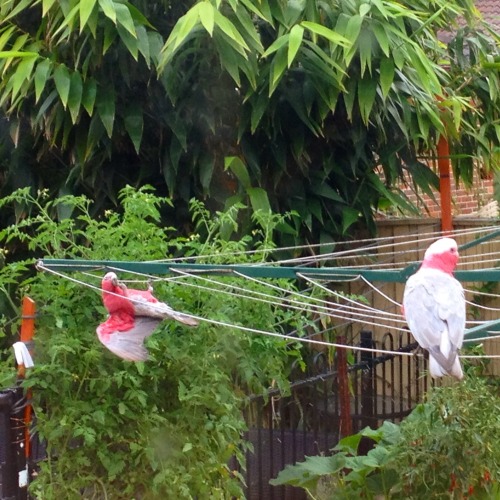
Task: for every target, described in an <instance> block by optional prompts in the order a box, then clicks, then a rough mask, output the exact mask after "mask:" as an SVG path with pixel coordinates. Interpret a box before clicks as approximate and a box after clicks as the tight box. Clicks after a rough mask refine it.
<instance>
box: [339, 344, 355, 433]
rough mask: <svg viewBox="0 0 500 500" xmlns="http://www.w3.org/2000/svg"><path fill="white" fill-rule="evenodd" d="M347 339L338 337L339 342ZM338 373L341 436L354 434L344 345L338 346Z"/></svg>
mask: <svg viewBox="0 0 500 500" xmlns="http://www.w3.org/2000/svg"><path fill="white" fill-rule="evenodd" d="M345 341H346V339H345V337H344V336H343V335H341V336H339V337H338V340H337V342H338V343H339V344H344V343H345ZM337 373H338V377H339V396H340V430H339V437H340V438H343V437H345V436H350V435H351V434H352V421H351V397H350V394H349V377H348V372H347V352H346V349H343V348H342V347H337Z"/></svg>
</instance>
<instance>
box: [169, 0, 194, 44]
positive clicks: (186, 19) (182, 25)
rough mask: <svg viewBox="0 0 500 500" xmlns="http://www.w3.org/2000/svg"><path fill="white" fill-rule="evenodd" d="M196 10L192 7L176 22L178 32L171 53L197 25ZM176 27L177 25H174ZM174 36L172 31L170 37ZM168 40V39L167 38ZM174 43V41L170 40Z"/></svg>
mask: <svg viewBox="0 0 500 500" xmlns="http://www.w3.org/2000/svg"><path fill="white" fill-rule="evenodd" d="M198 10H199V7H198V6H197V5H195V6H194V7H192V8H191V9H190V10H188V11H187V12H186V14H185V15H183V16H182V17H181V18H180V19H179V21H178V22H177V24H178V26H179V31H178V33H176V37H175V43H174V44H173V51H175V50H176V49H178V48H179V47H180V46H181V45H182V44H183V43H184V42H185V41H186V38H187V37H188V36H189V35H190V34H191V31H192V30H193V28H194V27H195V26H196V25H197V24H198V20H199V16H198ZM176 26H177V25H176ZM173 34H174V31H172V35H173ZM169 39H170V37H169ZM172 41H174V39H173V40H172ZM168 43H169V40H167V43H166V44H165V46H167V44H168Z"/></svg>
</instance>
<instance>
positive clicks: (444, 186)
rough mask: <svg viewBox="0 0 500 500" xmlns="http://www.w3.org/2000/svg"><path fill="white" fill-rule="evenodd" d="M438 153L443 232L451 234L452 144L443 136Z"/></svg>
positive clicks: (438, 145)
mask: <svg viewBox="0 0 500 500" xmlns="http://www.w3.org/2000/svg"><path fill="white" fill-rule="evenodd" d="M437 154H438V158H437V161H438V169H439V192H440V194H441V231H442V233H443V234H449V233H451V232H452V231H453V222H452V217H451V178H450V177H451V176H450V171H451V169H450V146H449V144H448V141H447V140H446V138H445V137H443V136H440V138H439V142H438V144H437Z"/></svg>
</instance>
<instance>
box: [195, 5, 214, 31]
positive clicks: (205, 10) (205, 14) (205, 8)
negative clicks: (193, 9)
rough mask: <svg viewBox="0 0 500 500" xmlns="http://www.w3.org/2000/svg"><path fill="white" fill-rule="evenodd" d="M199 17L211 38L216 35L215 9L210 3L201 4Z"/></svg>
mask: <svg viewBox="0 0 500 500" xmlns="http://www.w3.org/2000/svg"><path fill="white" fill-rule="evenodd" d="M199 5H200V8H199V13H198V14H199V16H200V21H201V24H202V25H203V27H204V28H205V29H206V30H207V32H208V34H209V35H210V36H212V35H213V33H214V8H213V6H212V4H211V3H210V2H208V1H203V2H201V3H200V4H199Z"/></svg>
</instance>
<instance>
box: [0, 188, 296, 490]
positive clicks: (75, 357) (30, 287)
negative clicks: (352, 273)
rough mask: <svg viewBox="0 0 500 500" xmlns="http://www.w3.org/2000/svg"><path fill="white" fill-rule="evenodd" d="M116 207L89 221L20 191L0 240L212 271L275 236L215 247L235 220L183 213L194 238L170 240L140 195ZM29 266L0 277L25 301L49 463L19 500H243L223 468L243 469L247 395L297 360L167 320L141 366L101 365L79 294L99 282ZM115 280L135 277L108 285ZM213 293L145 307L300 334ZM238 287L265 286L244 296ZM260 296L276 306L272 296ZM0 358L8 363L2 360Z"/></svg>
mask: <svg viewBox="0 0 500 500" xmlns="http://www.w3.org/2000/svg"><path fill="white" fill-rule="evenodd" d="M120 201H121V205H122V211H123V213H122V214H119V213H117V212H108V213H107V214H106V216H105V217H103V218H102V219H97V220H96V219H94V218H93V217H92V216H91V215H90V213H89V206H90V202H89V201H88V200H87V199H85V198H83V197H80V198H78V197H65V198H61V199H59V200H57V201H55V202H47V203H46V202H44V200H43V196H42V198H40V197H32V196H31V195H30V194H29V192H28V191H27V190H23V191H19V192H17V193H15V194H14V195H13V196H10V197H8V198H5V199H4V200H2V202H1V203H2V205H3V206H5V205H7V204H8V203H11V202H15V203H17V204H18V205H22V206H24V207H26V210H25V211H24V217H23V218H20V219H19V220H18V222H17V224H15V225H12V226H10V227H8V228H6V229H5V230H3V231H2V232H1V233H0V241H2V242H3V243H4V244H6V245H12V244H17V245H21V244H22V245H25V246H26V247H27V248H28V250H29V251H30V252H32V253H34V254H38V255H39V257H53V258H61V257H67V258H79V259H93V260H97V259H108V260H137V261H145V260H156V259H164V258H168V257H171V256H172V255H175V256H190V255H193V256H197V255H202V254H203V255H214V256H215V257H213V258H212V261H221V262H222V261H223V262H227V263H231V262H232V261H233V262H235V261H238V262H248V263H251V262H255V261H257V260H258V259H259V257H258V255H257V254H255V255H254V254H246V253H244V252H245V251H246V250H248V249H249V248H250V247H252V248H253V247H254V246H255V245H256V244H258V243H259V242H260V244H263V242H266V241H267V242H269V241H270V239H271V238H270V236H269V231H273V223H269V220H271V221H272V220H273V219H272V216H270V219H269V218H268V219H267V220H268V222H267V223H266V224H264V223H262V224H258V221H257V222H256V224H257V225H256V231H255V234H254V236H253V237H245V238H242V239H240V240H238V241H236V242H234V241H233V242H230V241H225V240H223V239H221V238H220V236H219V235H220V231H221V228H222V227H224V225H226V224H233V225H234V224H237V223H236V220H237V214H236V213H235V210H237V209H236V208H233V209H232V212H230V213H227V214H218V216H217V217H216V218H214V219H212V218H210V217H208V215H207V212H206V211H205V210H204V208H203V206H202V205H201V204H199V203H193V205H192V213H193V217H194V219H195V220H196V221H198V224H199V228H200V231H203V233H204V234H205V237H204V238H203V241H202V239H201V238H200V236H199V235H196V234H194V235H193V236H192V237H191V238H180V237H176V236H175V234H176V232H175V231H174V229H172V228H164V227H161V225H160V222H159V221H160V210H161V207H162V204H164V203H170V201H169V200H166V199H163V198H159V197H157V196H155V195H154V194H153V193H152V192H151V191H150V190H149V189H147V188H143V189H140V190H137V191H136V190H133V189H131V188H127V189H125V190H123V191H122V192H121V195H120ZM70 213H71V215H72V216H71V218H68V217H66V216H67V215H68V214H70ZM62 215H64V216H62ZM261 217H263V216H262V214H261ZM264 218H265V217H264ZM200 221H202V222H200ZM210 261H211V260H210V259H208V258H207V259H206V260H205V261H204V262H210ZM33 264H34V260H33V259H31V260H27V261H25V262H22V263H19V262H17V263H10V264H7V265H6V267H5V269H6V270H9V272H10V274H9V276H10V278H9V279H15V278H17V279H19V280H20V281H22V282H21V283H20V291H19V294H20V295H22V294H29V296H31V297H32V298H33V299H34V300H35V301H36V303H37V306H38V310H39V313H40V316H39V318H38V320H37V326H36V344H35V357H36V366H35V368H33V369H32V370H30V371H29V373H28V377H27V379H26V380H25V382H24V385H25V387H31V388H32V389H33V395H34V406H35V410H36V417H37V419H36V429H37V431H38V433H39V434H40V436H41V437H42V438H43V439H44V440H45V442H46V443H47V452H48V458H47V459H46V460H44V461H42V462H41V463H40V470H39V472H38V475H37V476H36V478H35V480H34V482H33V483H32V485H31V493H32V494H33V495H34V496H35V497H37V498H43V499H55V498H81V497H82V496H83V497H85V498H142V499H147V498H192V497H198V498H230V497H241V496H242V489H241V487H242V480H241V479H242V478H241V475H240V472H239V468H238V467H232V468H231V467H230V466H229V464H230V459H231V458H232V457H235V458H236V460H237V461H238V462H239V463H240V464H241V465H242V466H244V460H243V458H244V454H245V451H246V449H247V445H245V443H243V442H242V439H241V436H242V432H243V431H244V430H245V422H244V419H243V416H242V408H243V406H244V404H245V394H246V393H247V392H248V391H252V392H263V391H264V390H265V388H266V387H268V386H269V385H270V383H271V381H272V380H275V381H276V382H277V383H278V384H279V385H281V386H282V387H283V386H285V385H286V377H287V370H288V368H287V367H288V364H289V363H288V359H289V358H290V356H292V357H293V358H294V359H295V358H296V357H297V356H298V355H299V354H298V351H297V349H296V348H295V347H294V346H291V347H290V345H289V343H286V342H283V341H281V340H280V339H271V338H263V337H259V336H256V335H253V334H250V333H247V332H241V331H239V330H237V329H236V328H232V327H229V326H219V325H216V324H215V325H214V324H211V323H209V322H202V323H201V324H200V326H199V327H197V328H194V329H189V328H186V327H184V326H181V325H178V324H175V323H174V322H167V321H166V322H163V323H162V324H161V325H160V327H159V328H158V331H157V332H156V333H155V334H154V335H153V336H152V337H151V338H150V339H149V340H148V347H149V350H150V353H151V360H149V361H147V362H145V363H135V364H134V363H127V362H124V361H122V360H121V359H119V358H116V357H114V356H113V355H112V354H111V353H109V352H107V351H106V350H105V349H104V348H103V347H102V346H101V345H100V343H99V342H98V340H97V338H96V335H95V328H96V326H97V325H98V324H99V323H100V322H102V321H103V320H104V318H105V310H104V308H103V306H102V303H101V299H100V294H99V293H98V290H96V289H92V288H90V287H88V286H83V284H82V282H85V283H88V284H92V285H93V286H94V287H99V286H100V279H101V277H102V275H103V274H104V273H103V272H100V271H98V272H96V273H88V274H87V273H83V272H78V273H76V272H75V273H72V274H71V278H73V279H74V280H75V281H72V280H69V279H64V278H63V277H61V276H58V275H56V274H53V273H49V272H40V273H35V274H34V275H32V276H27V274H26V273H27V270H29V269H30V268H31V269H32V268H33ZM5 272H7V271H5ZM120 278H133V276H132V275H129V274H128V275H127V274H125V273H120ZM139 278H140V279H146V278H147V277H146V276H140V277H139ZM135 279H137V276H135ZM218 281H219V282H220V285H217V284H216V283H214V284H212V285H211V286H208V287H207V289H202V288H192V287H189V286H187V285H186V286H184V285H182V284H179V283H178V282H175V281H172V280H161V281H157V282H156V283H155V294H156V295H157V296H158V297H160V298H162V299H164V300H165V299H166V300H167V301H168V302H169V303H170V304H171V305H172V306H173V307H174V308H176V309H178V310H183V311H188V312H192V313H194V314H197V315H200V316H204V317H207V318H209V319H212V320H217V321H221V322H225V323H228V324H244V325H247V326H251V327H253V328H259V329H262V330H268V331H281V330H282V329H283V328H286V324H287V323H290V324H292V323H293V324H294V326H299V325H300V324H301V321H306V320H305V319H304V320H302V319H301V318H302V316H303V314H293V313H290V312H286V313H285V312H280V308H276V307H275V306H273V305H272V304H271V303H265V302H255V303H252V304H251V307H249V301H248V299H245V298H244V297H242V296H240V295H239V294H237V293H236V294H232V295H220V294H218V293H215V291H216V289H217V288H221V289H222V288H225V289H227V288H230V287H231V286H233V285H234V286H236V285H237V284H238V279H237V278H234V277H233V278H231V277H224V278H219V279H218ZM240 284H241V282H240ZM280 284H281V286H282V287H286V288H288V289H292V288H293V287H292V284H290V283H288V282H285V281H283V282H281V283H280ZM137 286H140V285H137ZM245 288H247V289H248V288H253V289H255V290H259V289H263V286H262V285H261V284H259V283H245ZM265 292H266V293H274V294H275V295H276V299H279V294H280V293H281V294H282V293H284V292H280V291H272V292H270V291H269V289H268V288H266V289H265ZM2 356H3V357H4V358H6V357H7V356H9V355H8V354H7V350H4V353H2ZM6 366H8V367H9V368H8V370H7V369H6V368H5V367H4V368H3V370H2V373H3V374H5V373H6V372H7V371H10V372H13V368H12V364H7V365H6ZM3 380H5V377H3Z"/></svg>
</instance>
